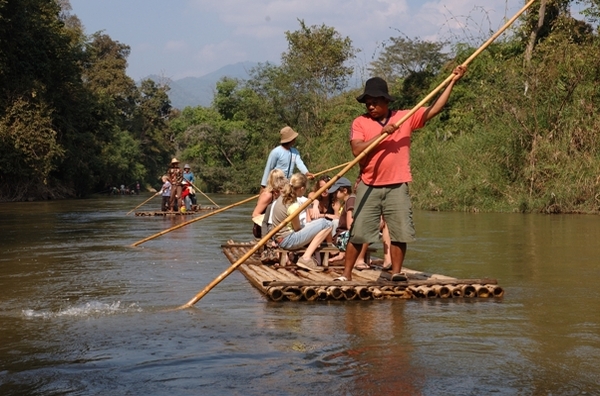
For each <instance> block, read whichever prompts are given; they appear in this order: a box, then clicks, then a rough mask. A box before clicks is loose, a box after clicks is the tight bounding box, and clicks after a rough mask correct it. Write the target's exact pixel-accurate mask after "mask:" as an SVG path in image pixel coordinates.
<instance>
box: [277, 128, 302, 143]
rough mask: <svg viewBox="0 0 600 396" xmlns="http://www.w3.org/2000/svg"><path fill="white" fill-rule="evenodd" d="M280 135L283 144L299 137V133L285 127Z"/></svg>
mask: <svg viewBox="0 0 600 396" xmlns="http://www.w3.org/2000/svg"><path fill="white" fill-rule="evenodd" d="M279 134H280V135H281V141H280V143H281V144H284V143H289V142H291V141H292V140H294V139H296V138H297V137H298V133H297V132H296V131H294V130H293V129H292V128H290V127H289V126H286V127H283V129H282V130H281V131H279Z"/></svg>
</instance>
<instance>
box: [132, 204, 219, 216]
mask: <svg viewBox="0 0 600 396" xmlns="http://www.w3.org/2000/svg"><path fill="white" fill-rule="evenodd" d="M216 209H218V208H217V207H216V206H208V205H202V206H198V207H197V208H195V209H194V210H190V211H186V212H184V213H181V212H172V211H167V212H161V211H154V212H152V211H149V212H135V215H136V216H192V215H196V214H199V213H205V212H207V211H211V210H216Z"/></svg>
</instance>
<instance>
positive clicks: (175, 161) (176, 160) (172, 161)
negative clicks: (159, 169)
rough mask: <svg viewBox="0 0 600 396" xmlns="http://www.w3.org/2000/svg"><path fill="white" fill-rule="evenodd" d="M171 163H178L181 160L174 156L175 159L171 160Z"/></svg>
mask: <svg viewBox="0 0 600 396" xmlns="http://www.w3.org/2000/svg"><path fill="white" fill-rule="evenodd" d="M171 163H172V164H178V163H179V160H178V159H177V158H175V157H173V159H172V160H171Z"/></svg>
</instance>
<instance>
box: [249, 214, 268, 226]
mask: <svg viewBox="0 0 600 396" xmlns="http://www.w3.org/2000/svg"><path fill="white" fill-rule="evenodd" d="M264 218H265V215H264V214H261V215H258V216H254V217H253V218H252V221H253V222H254V223H255V224H257V225H262V223H263V219H264Z"/></svg>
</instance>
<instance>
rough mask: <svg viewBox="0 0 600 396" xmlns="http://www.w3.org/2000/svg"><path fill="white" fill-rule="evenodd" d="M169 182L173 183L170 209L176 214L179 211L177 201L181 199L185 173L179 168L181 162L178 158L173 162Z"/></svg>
mask: <svg viewBox="0 0 600 396" xmlns="http://www.w3.org/2000/svg"><path fill="white" fill-rule="evenodd" d="M167 175H169V181H170V182H171V199H170V200H169V208H170V209H171V210H172V211H174V212H176V211H178V210H179V206H178V205H177V200H178V199H179V198H181V183H182V182H183V172H181V168H180V167H179V161H178V160H177V158H173V159H172V160H171V167H170V168H169V172H168V173H167Z"/></svg>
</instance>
